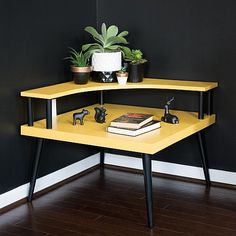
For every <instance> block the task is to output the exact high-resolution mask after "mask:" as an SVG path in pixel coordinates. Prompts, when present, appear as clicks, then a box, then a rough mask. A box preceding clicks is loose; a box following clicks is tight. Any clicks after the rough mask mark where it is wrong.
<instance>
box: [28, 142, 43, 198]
mask: <svg viewBox="0 0 236 236" xmlns="http://www.w3.org/2000/svg"><path fill="white" fill-rule="evenodd" d="M43 143H44V139H42V138H39V139H38V143H37V148H36V154H35V159H34V165H33V171H32V177H31V180H30V189H29V196H28V202H31V201H32V198H33V194H34V187H35V182H36V179H37V175H38V168H39V162H40V156H41V153H42V149H43Z"/></svg>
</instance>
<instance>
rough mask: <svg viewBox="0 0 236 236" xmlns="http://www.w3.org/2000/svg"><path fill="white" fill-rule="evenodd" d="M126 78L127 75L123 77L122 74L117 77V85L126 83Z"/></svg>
mask: <svg viewBox="0 0 236 236" xmlns="http://www.w3.org/2000/svg"><path fill="white" fill-rule="evenodd" d="M127 79H128V76H127V77H123V76H122V77H117V81H118V84H119V85H126V83H127Z"/></svg>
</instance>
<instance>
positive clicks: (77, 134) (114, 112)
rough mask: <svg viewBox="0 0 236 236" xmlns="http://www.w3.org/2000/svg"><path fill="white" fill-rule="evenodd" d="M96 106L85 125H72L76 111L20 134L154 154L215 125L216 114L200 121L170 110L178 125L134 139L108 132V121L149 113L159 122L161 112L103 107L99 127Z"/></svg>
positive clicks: (163, 126) (194, 115) (24, 127)
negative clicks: (176, 118) (104, 113)
mask: <svg viewBox="0 0 236 236" xmlns="http://www.w3.org/2000/svg"><path fill="white" fill-rule="evenodd" d="M96 106H99V105H98V104H96V105H92V106H89V107H86V109H88V110H89V111H90V114H89V115H88V116H85V119H84V125H79V124H77V125H76V126H73V125H72V114H73V113H74V112H79V111H81V110H82V109H79V110H76V111H71V112H67V113H64V114H61V115H58V116H57V117H56V118H55V119H54V120H53V128H52V129H46V121H45V119H44V120H40V121H36V122H34V126H28V125H22V126H21V134H22V135H26V136H31V137H38V138H45V139H52V140H58V141H65V142H72V143H79V144H86V145H92V146H99V147H106V148H114V149H119V150H126V151H134V152H140V153H147V154H154V153H156V152H158V151H160V150H162V149H164V148H166V147H168V146H170V145H172V144H174V143H176V142H178V141H180V140H182V139H184V138H186V137H188V136H190V135H192V134H194V133H196V132H198V131H200V130H202V129H204V128H206V127H208V126H210V125H212V124H213V123H215V115H210V116H207V115H205V118H204V119H203V120H199V119H198V114H197V113H195V112H186V111H171V112H172V113H173V114H174V115H177V116H178V117H179V119H180V123H179V124H177V125H173V124H167V123H164V122H161V128H160V129H157V130H154V131H151V132H149V133H146V134H142V135H139V136H136V137H129V136H124V135H118V134H112V133H108V132H107V131H106V129H107V127H108V126H109V124H110V121H111V120H113V119H115V118H117V117H119V116H120V115H122V114H125V113H127V112H139V113H148V114H150V113H151V114H153V115H154V116H155V118H156V119H159V120H160V119H161V116H162V115H163V109H157V108H147V107H134V106H124V105H115V104H105V105H104V107H105V108H106V109H107V113H108V115H107V116H106V123H104V124H99V123H96V121H95V120H94V114H95V111H94V107H96Z"/></svg>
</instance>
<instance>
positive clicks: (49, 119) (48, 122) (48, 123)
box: [46, 99, 52, 129]
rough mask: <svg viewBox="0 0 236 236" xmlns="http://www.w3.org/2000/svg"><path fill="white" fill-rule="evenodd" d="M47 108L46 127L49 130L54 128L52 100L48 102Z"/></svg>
mask: <svg viewBox="0 0 236 236" xmlns="http://www.w3.org/2000/svg"><path fill="white" fill-rule="evenodd" d="M46 106H47V108H46V127H47V129H51V128H52V100H51V99H48V100H47V105H46Z"/></svg>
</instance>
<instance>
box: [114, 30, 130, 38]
mask: <svg viewBox="0 0 236 236" xmlns="http://www.w3.org/2000/svg"><path fill="white" fill-rule="evenodd" d="M128 34H129V32H128V31H122V32H120V33H119V34H118V35H117V36H119V37H125V36H126V35H128Z"/></svg>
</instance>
